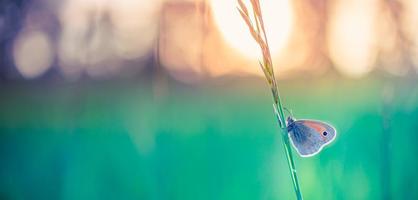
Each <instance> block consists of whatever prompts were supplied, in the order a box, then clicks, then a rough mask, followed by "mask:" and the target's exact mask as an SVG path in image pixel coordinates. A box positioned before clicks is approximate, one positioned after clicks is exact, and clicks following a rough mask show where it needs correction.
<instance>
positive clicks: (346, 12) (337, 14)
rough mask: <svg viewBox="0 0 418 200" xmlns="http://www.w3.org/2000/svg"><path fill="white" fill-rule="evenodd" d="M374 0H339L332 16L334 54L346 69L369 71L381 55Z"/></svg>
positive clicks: (351, 73) (352, 72) (357, 73)
mask: <svg viewBox="0 0 418 200" xmlns="http://www.w3.org/2000/svg"><path fill="white" fill-rule="evenodd" d="M375 2H376V1H374V0H368V1H363V0H355V1H338V2H337V4H336V7H335V9H334V10H333V11H334V12H333V13H332V15H331V17H330V19H331V21H330V29H329V31H330V32H329V34H328V35H329V38H328V39H329V48H330V57H331V59H332V61H333V62H334V64H335V66H336V67H337V69H338V70H340V71H341V72H342V73H344V74H346V75H349V76H353V77H360V76H363V75H365V74H367V73H368V72H369V71H370V70H371V69H372V67H373V66H374V62H375V59H376V55H377V48H376V46H375V43H376V41H375V38H376V34H375V30H376V29H375V20H374V17H375V16H376V15H375V11H376V10H375V8H376V3H375Z"/></svg>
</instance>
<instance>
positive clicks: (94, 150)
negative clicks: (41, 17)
mask: <svg viewBox="0 0 418 200" xmlns="http://www.w3.org/2000/svg"><path fill="white" fill-rule="evenodd" d="M404 82H405V81H404V80H401V81H399V80H395V79H385V78H382V77H377V76H369V77H367V78H362V79H345V78H341V77H338V76H334V75H333V76H324V77H322V78H318V79H298V80H281V81H279V87H280V89H281V93H282V98H283V100H284V103H285V106H286V107H288V108H289V109H292V111H293V114H294V115H295V117H296V118H312V119H319V120H324V121H327V122H330V123H332V124H333V125H335V127H336V128H337V130H338V136H337V139H336V141H335V142H334V143H333V144H331V145H330V146H329V147H327V148H325V149H324V150H323V151H322V152H321V153H320V154H319V155H317V156H315V157H312V158H301V157H298V156H297V158H296V167H297V169H298V173H299V178H300V184H301V187H302V190H303V194H304V197H305V199H418V190H417V188H418V160H417V154H418V146H417V141H418V131H417V129H418V123H417V122H418V98H417V97H418V91H417V88H416V82H412V84H404ZM385 87H388V88H392V89H389V90H392V93H393V94H392V95H391V96H392V97H393V98H390V100H389V101H386V100H385V98H384V95H383V97H382V93H384V91H385V90H386V89H385ZM0 94H1V98H0V110H1V112H0V132H1V133H0V163H1V164H0V199H64V200H69V199H89V200H93V199H151V200H152V199H181V200H187V199H293V198H294V192H293V188H292V186H291V179H290V175H289V170H288V166H287V163H286V160H285V154H284V149H283V144H282V141H281V136H280V135H279V134H280V132H279V131H278V127H277V123H276V121H275V118H274V115H273V111H272V107H271V103H272V101H271V99H270V93H269V91H268V89H267V87H266V83H265V82H264V81H263V80H262V79H257V78H245V77H243V78H236V77H235V78H232V77H223V78H218V79H214V80H211V81H209V82H205V83H199V84H195V85H194V86H191V85H183V84H180V83H178V82H175V81H172V80H166V81H163V82H155V81H145V80H142V79H141V80H119V81H118V80H112V81H78V82H58V83H57V82H54V83H53V84H51V83H45V82H42V81H26V82H13V83H7V82H6V83H4V84H1V85H0ZM385 102H386V103H385ZM295 153H296V152H295Z"/></svg>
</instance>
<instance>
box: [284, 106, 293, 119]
mask: <svg viewBox="0 0 418 200" xmlns="http://www.w3.org/2000/svg"><path fill="white" fill-rule="evenodd" d="M283 109H285V110H286V111H287V113H289V115H290V116H291V117H292V118H294V117H293V112H292V110H289V109H287V108H286V107H283Z"/></svg>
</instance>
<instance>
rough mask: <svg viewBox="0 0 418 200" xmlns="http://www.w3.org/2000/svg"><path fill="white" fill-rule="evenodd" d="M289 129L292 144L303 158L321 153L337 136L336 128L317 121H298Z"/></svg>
mask: <svg viewBox="0 0 418 200" xmlns="http://www.w3.org/2000/svg"><path fill="white" fill-rule="evenodd" d="M289 127H290V128H289V135H290V139H291V141H292V144H293V146H294V147H295V149H296V150H297V151H298V153H299V154H300V155H301V156H302V157H310V156H313V155H315V154H317V153H319V152H320V151H321V150H322V148H323V147H324V146H325V145H327V144H329V143H331V142H332V141H333V140H334V139H335V136H336V135H337V132H336V130H335V128H334V127H332V126H331V125H329V124H327V123H324V122H321V121H316V120H296V121H294V122H293V123H292V124H290V125H289Z"/></svg>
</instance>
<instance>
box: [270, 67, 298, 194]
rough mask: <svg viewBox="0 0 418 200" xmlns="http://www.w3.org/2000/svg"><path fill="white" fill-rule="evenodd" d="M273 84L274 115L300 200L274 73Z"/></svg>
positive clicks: (296, 176)
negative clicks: (275, 110) (280, 131)
mask: <svg viewBox="0 0 418 200" xmlns="http://www.w3.org/2000/svg"><path fill="white" fill-rule="evenodd" d="M273 85H274V86H273V88H272V94H273V99H274V106H275V107H276V109H277V111H278V112H275V113H276V115H277V116H276V117H277V119H278V123H279V127H280V129H281V130H282V137H283V146H284V151H285V153H286V159H287V164H288V166H289V171H290V176H291V177H292V183H293V189H294V190H295V193H296V198H297V199H298V200H302V199H303V196H302V190H301V189H300V186H299V180H298V175H297V172H296V166H295V162H294V161H293V154H292V148H291V147H290V142H289V136H288V130H287V127H286V121H285V116H284V112H283V106H282V101H281V99H280V93H279V88H278V86H277V84H276V79H275V77H274V75H273Z"/></svg>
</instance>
